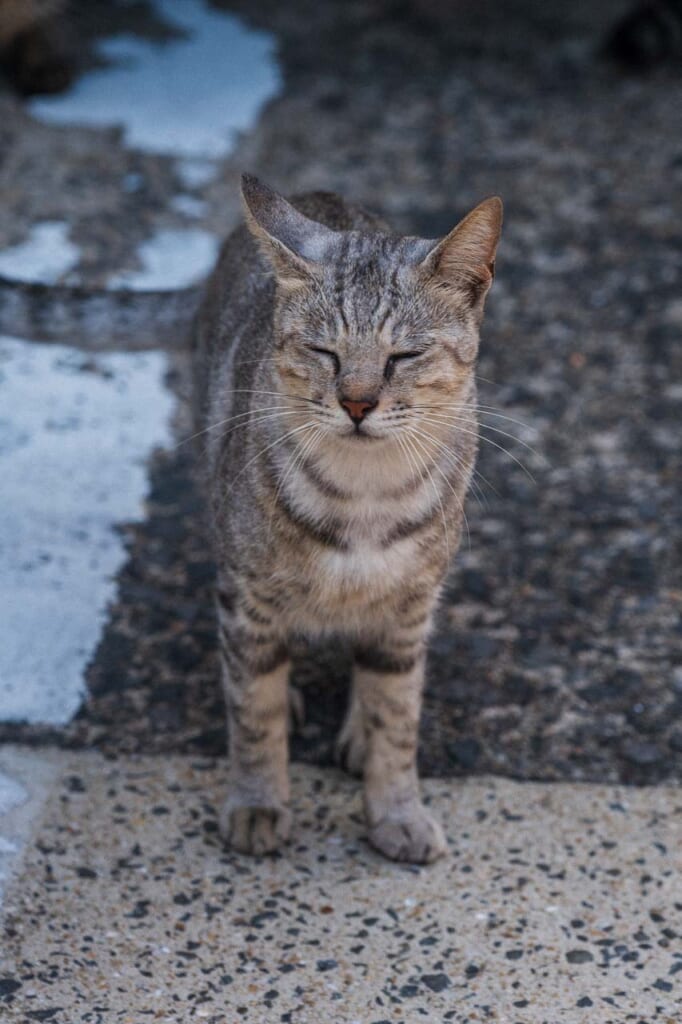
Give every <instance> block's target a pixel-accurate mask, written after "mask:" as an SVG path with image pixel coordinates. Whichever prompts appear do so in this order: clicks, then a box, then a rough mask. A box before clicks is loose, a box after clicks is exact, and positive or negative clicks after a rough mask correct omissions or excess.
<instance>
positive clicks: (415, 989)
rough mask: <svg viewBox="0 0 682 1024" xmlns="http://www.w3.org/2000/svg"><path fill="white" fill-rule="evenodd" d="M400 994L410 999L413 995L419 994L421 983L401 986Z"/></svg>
mask: <svg viewBox="0 0 682 1024" xmlns="http://www.w3.org/2000/svg"><path fill="white" fill-rule="evenodd" d="M400 995H401V996H402V997H403V998H404V999H410V998H412V996H418V995H419V985H402V986H401V988H400Z"/></svg>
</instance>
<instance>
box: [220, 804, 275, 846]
mask: <svg viewBox="0 0 682 1024" xmlns="http://www.w3.org/2000/svg"><path fill="white" fill-rule="evenodd" d="M290 832H291V811H290V810H289V808H288V807H235V806H234V805H233V804H231V803H230V802H229V801H228V803H227V804H226V805H225V807H224V808H223V812H222V814H221V816H220V834H221V836H222V838H223V840H224V841H225V843H227V845H228V846H230V847H231V848H232V849H233V850H236V851H237V852H238V853H250V854H253V855H255V856H259V855H260V854H264V853H275V851H276V850H279V849H280V847H281V846H283V845H284V843H286V842H288V840H289V834H290Z"/></svg>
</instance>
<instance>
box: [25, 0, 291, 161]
mask: <svg viewBox="0 0 682 1024" xmlns="http://www.w3.org/2000/svg"><path fill="white" fill-rule="evenodd" d="M155 7H156V9H157V11H158V13H159V15H160V16H161V17H162V18H163V19H164V20H165V21H167V22H169V23H170V24H171V25H172V26H174V27H177V28H179V29H180V30H181V32H182V37H180V38H178V39H171V40H167V41H164V42H154V41H150V40H142V39H140V38H138V37H136V36H117V37H113V38H110V39H107V40H105V41H103V42H102V43H101V44H100V51H101V53H102V55H103V56H104V57H105V58H107V59H108V60H110V61H113V65H112V66H110V67H107V68H103V69H97V70H94V71H92V72H90V73H88V74H86V75H84V76H83V77H82V78H81V79H79V81H78V82H77V83H76V85H75V86H74V88H73V89H71V90H70V91H69V92H67V93H65V94H63V95H62V96H55V97H46V98H41V99H39V100H34V101H33V102H32V103H31V104H30V110H31V113H32V114H33V115H34V116H35V117H38V118H40V119H42V120H45V121H49V122H53V123H55V124H65V123H74V122H75V123H78V124H87V125H93V126H99V125H111V124H123V125H124V128H125V139H126V142H127V144H128V145H130V146H135V147H138V148H140V149H146V150H151V151H154V152H160V153H178V154H181V155H185V156H208V157H222V156H225V155H226V153H227V152H228V151H229V149H230V148H231V145H232V142H233V140H234V136H235V134H236V133H237V132H239V131H244V130H245V129H246V128H247V127H248V126H249V125H250V123H251V122H252V121H253V119H254V118H255V117H256V115H257V114H258V111H259V110H260V108H261V106H262V105H263V103H264V102H265V101H266V100H267V99H269V98H270V97H271V96H272V95H274V93H275V92H276V91H277V89H278V88H279V84H280V77H279V72H278V69H277V65H276V63H275V60H274V56H273V54H274V40H273V38H272V36H270V35H269V34H266V33H264V32H258V31H254V30H253V29H250V28H247V27H246V26H245V25H244V24H243V23H242V22H241V21H239V19H238V18H236V17H234V16H233V15H227V14H224V13H219V12H218V11H216V10H212V9H211V8H210V7H208V6H207V5H206V3H205V2H204V3H197V2H194V3H189V2H188V0H156V3H155Z"/></svg>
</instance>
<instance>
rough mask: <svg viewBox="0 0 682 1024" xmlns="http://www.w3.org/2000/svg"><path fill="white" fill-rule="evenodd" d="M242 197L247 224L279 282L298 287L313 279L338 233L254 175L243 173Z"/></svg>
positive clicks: (283, 284)
mask: <svg viewBox="0 0 682 1024" xmlns="http://www.w3.org/2000/svg"><path fill="white" fill-rule="evenodd" d="M242 199H243V200H244V213H245V216H246V223H247V226H248V228H249V230H250V231H251V233H252V234H253V235H254V237H255V238H256V241H257V242H258V243H259V245H260V248H261V251H262V252H263V253H264V254H265V256H266V258H267V259H268V260H269V262H270V263H271V264H272V266H273V269H274V271H275V274H276V277H277V281H278V283H279V284H280V285H281V286H282V287H284V288H296V287H299V286H300V285H302V284H305V283H306V282H307V281H310V279H311V278H312V277H314V276H315V274H316V272H317V271H318V270H319V268H320V266H321V264H322V263H323V261H324V260H325V259H326V258H327V257H328V256H329V255H330V253H331V250H332V248H333V246H334V244H335V242H336V240H337V237H338V236H337V233H336V232H335V231H332V230H331V229H330V228H327V227H325V226H324V224H318V223H317V221H314V220H310V218H309V217H305V216H304V215H303V214H302V213H300V212H299V211H298V210H297V209H296V208H295V207H294V206H292V204H291V203H290V202H288V201H287V200H286V199H285V198H284V196H281V195H280V194H279V193H278V192H275V191H274V190H273V189H271V188H268V186H267V185H265V184H263V182H262V181H259V179H258V178H256V177H254V176H253V175H252V174H243V175H242Z"/></svg>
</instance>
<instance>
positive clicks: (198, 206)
mask: <svg viewBox="0 0 682 1024" xmlns="http://www.w3.org/2000/svg"><path fill="white" fill-rule="evenodd" d="M170 205H171V207H172V209H173V210H175V212H176V213H181V214H182V215H183V217H193V218H199V217H203V216H204V214H205V213H206V210H207V209H208V203H207V202H206V200H205V199H199V198H198V197H197V196H188V195H186V194H185V193H184V192H182V193H180V194H179V195H177V196H173V198H172V199H171V201H170Z"/></svg>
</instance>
